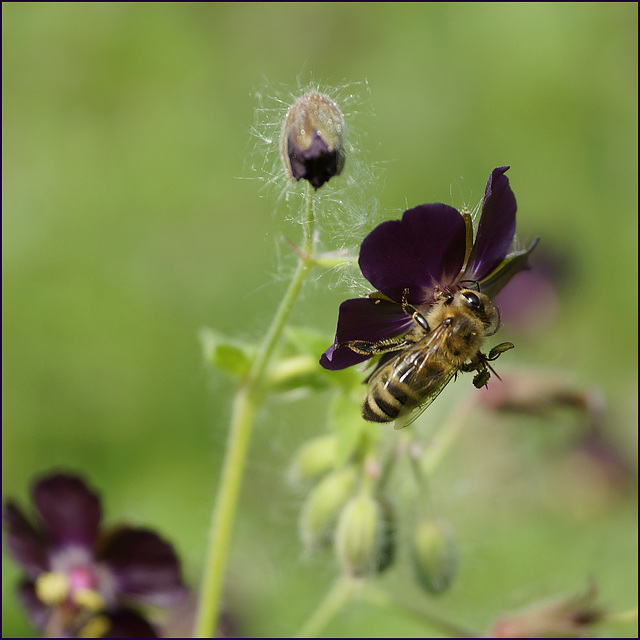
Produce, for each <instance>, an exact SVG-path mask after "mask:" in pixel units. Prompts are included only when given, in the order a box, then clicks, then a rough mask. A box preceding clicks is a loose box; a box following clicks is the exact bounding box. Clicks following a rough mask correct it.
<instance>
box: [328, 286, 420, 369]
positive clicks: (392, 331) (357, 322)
mask: <svg viewBox="0 0 640 640" xmlns="http://www.w3.org/2000/svg"><path fill="white" fill-rule="evenodd" d="M412 322H413V320H412V319H411V317H410V316H408V315H407V314H406V313H405V312H404V311H403V310H402V307H401V306H400V305H399V304H396V303H395V302H391V301H389V300H383V299H381V298H352V299H351V300H345V301H344V302H343V303H342V304H341V305H340V311H339V312H338V328H337V330H336V339H335V342H334V344H333V345H332V346H331V347H329V348H328V349H327V350H326V351H325V352H324V354H323V355H322V358H320V364H321V365H322V366H323V367H324V368H325V369H329V370H331V371H336V370H338V369H345V368H346V367H350V366H352V365H354V364H358V363H359V362H364V361H365V360H368V359H369V358H370V357H371V356H370V355H361V354H358V353H356V352H355V351H352V350H351V349H349V347H346V346H342V347H338V346H337V345H338V344H340V343H344V342H349V341H350V340H366V341H367V342H379V341H380V340H384V339H385V338H391V337H393V336H397V335H400V334H401V333H404V332H405V331H407V330H408V329H409V328H410V327H411V324H412Z"/></svg>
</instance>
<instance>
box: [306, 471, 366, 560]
mask: <svg viewBox="0 0 640 640" xmlns="http://www.w3.org/2000/svg"><path fill="white" fill-rule="evenodd" d="M355 481H356V471H355V469H354V468H353V467H344V468H342V469H338V470H337V471H334V472H332V473H330V474H329V475H327V476H325V477H324V478H323V479H322V480H321V481H320V482H319V483H318V484H317V485H316V486H315V487H314V488H313V489H312V490H311V492H310V493H309V495H308V496H307V499H306V500H305V501H304V504H303V505H302V510H301V512H300V520H299V523H298V529H299V532H300V538H301V539H302V543H303V544H304V546H305V548H306V549H307V550H308V551H313V550H314V549H316V548H317V547H318V546H320V545H321V544H322V543H323V542H325V541H327V540H328V539H329V537H330V535H331V533H332V531H333V528H334V526H335V523H336V520H337V519H338V514H339V513H340V510H341V509H342V507H343V506H344V505H345V504H346V502H347V500H348V499H349V496H350V495H351V493H352V492H353V487H354V485H355Z"/></svg>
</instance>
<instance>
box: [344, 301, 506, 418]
mask: <svg viewBox="0 0 640 640" xmlns="http://www.w3.org/2000/svg"><path fill="white" fill-rule="evenodd" d="M407 295H408V290H406V289H405V292H404V295H403V305H402V306H403V309H404V311H405V313H407V314H408V315H410V316H411V317H412V319H413V321H414V324H413V326H412V328H411V329H410V330H409V331H408V332H407V333H406V334H404V335H402V336H400V337H397V338H390V339H387V340H382V341H380V342H367V341H364V340H352V341H350V342H345V343H343V344H342V345H340V346H346V347H349V348H350V349H352V350H353V351H355V352H356V353H359V354H362V355H377V354H385V355H383V358H382V359H381V361H380V362H379V363H378V366H377V368H376V369H375V370H374V372H373V373H372V374H371V375H370V376H369V378H368V380H367V382H368V387H367V395H366V397H365V400H364V403H363V405H362V417H363V418H364V419H365V420H368V421H370V422H392V421H394V420H397V422H396V425H395V428H396V429H401V428H403V427H406V426H408V425H409V424H411V423H412V422H413V421H414V420H415V419H416V418H417V417H418V416H419V415H420V414H421V413H422V412H423V411H424V410H425V409H426V408H427V407H428V406H429V405H430V404H431V403H432V402H433V401H434V400H435V399H436V398H437V397H438V395H439V394H440V392H441V391H442V390H443V389H444V388H445V386H446V385H447V384H448V383H449V382H450V381H451V380H452V379H453V378H455V377H456V375H457V374H458V372H460V371H461V372H471V371H475V372H476V375H475V376H474V378H473V384H474V386H475V387H476V388H478V389H479V388H480V387H483V386H484V385H486V384H487V382H488V381H489V378H490V377H491V373H490V371H491V372H493V373H494V374H495V375H496V376H497V374H496V373H495V371H494V370H493V369H492V368H491V365H490V364H489V363H490V362H493V361H494V360H496V358H498V357H499V356H500V354H502V353H504V352H505V351H508V350H509V349H512V348H513V344H512V343H510V342H502V343H501V344H499V345H497V346H495V347H493V349H491V350H490V351H489V353H488V355H485V354H483V353H481V352H480V348H481V346H482V343H483V342H484V340H485V338H487V337H489V336H492V335H494V334H495V333H496V331H497V330H498V328H499V326H500V315H499V313H498V310H497V309H496V308H495V307H494V306H493V304H492V303H491V300H489V298H488V297H487V296H486V295H485V294H483V293H480V292H479V291H473V290H471V289H461V290H459V291H456V292H454V293H451V292H449V291H437V293H436V302H435V303H434V304H433V306H432V307H431V308H430V309H429V312H428V313H427V314H426V315H423V314H422V313H420V312H419V311H418V310H417V309H415V308H414V307H412V306H411V305H410V304H408V303H407V300H406V299H407ZM395 351H399V352H400V353H398V354H396V355H394V354H393V352H395Z"/></svg>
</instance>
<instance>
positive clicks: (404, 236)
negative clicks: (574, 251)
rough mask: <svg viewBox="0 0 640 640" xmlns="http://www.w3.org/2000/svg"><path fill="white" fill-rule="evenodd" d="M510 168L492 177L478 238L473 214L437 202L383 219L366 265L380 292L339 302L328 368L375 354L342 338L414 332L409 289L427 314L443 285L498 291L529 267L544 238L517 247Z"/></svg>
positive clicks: (368, 245)
mask: <svg viewBox="0 0 640 640" xmlns="http://www.w3.org/2000/svg"><path fill="white" fill-rule="evenodd" d="M507 169H509V167H498V168H497V169H494V170H493V171H492V173H491V176H489V181H488V182H487V187H486V189H485V194H484V199H483V201H482V212H481V215H480V220H479V223H478V228H477V231H476V232H475V237H474V229H473V224H472V221H471V216H469V214H467V213H463V214H461V213H460V212H459V211H457V210H456V209H454V208H453V207H450V206H449V205H446V204H440V203H434V204H423V205H420V206H418V207H415V208H414V209H409V210H408V211H405V212H404V214H403V215H402V219H401V220H390V221H388V222H383V223H382V224H380V225H378V226H377V227H376V228H375V229H374V230H373V231H372V232H371V233H370V234H369V235H368V236H367V237H366V238H365V239H364V241H363V242H362V246H361V247H360V259H359V264H360V269H361V271H362V275H363V276H364V277H365V278H366V279H367V280H368V281H369V282H370V283H371V284H372V285H373V286H374V287H375V288H376V289H377V292H376V293H374V294H371V295H370V296H369V297H368V298H355V299H351V300H346V301H345V302H343V303H342V304H341V305H340V311H339V314H338V328H337V331H336V338H335V342H334V344H333V345H332V346H331V347H329V349H327V350H326V351H325V352H324V354H323V355H322V358H321V359H320V364H321V365H322V366H323V367H324V368H325V369H332V370H336V369H344V368H345V367H350V366H351V365H354V364H357V363H359V362H363V361H364V360H366V359H367V358H370V357H371V355H363V354H358V353H356V352H355V351H353V350H352V349H349V348H348V347H344V346H342V347H340V346H339V345H341V344H343V343H346V342H349V341H354V340H357V341H368V342H378V341H380V340H385V339H388V338H393V337H395V336H398V335H400V334H402V333H404V332H406V331H408V330H409V329H410V328H411V326H412V324H413V319H412V318H411V317H410V316H409V315H407V314H406V313H405V311H404V310H403V306H402V302H403V299H404V298H405V292H406V301H407V302H408V303H409V304H411V305H412V306H413V307H415V308H416V309H418V310H419V311H421V312H422V313H423V314H425V315H426V311H427V310H428V309H429V307H430V306H431V305H432V304H433V303H434V301H435V295H436V293H437V292H438V291H442V290H447V291H450V292H452V293H453V292H455V291H456V290H458V289H461V288H463V287H464V284H465V283H466V284H467V286H468V285H469V283H477V284H478V286H479V287H480V290H481V291H482V292H483V293H485V294H486V295H488V296H489V297H490V298H493V297H494V296H495V295H496V294H497V293H498V292H499V291H500V289H502V287H504V285H505V284H506V283H507V282H508V281H509V280H510V279H511V278H512V277H513V276H514V275H515V274H516V273H518V272H519V271H521V270H522V269H526V268H527V258H528V256H529V254H530V253H531V251H532V250H533V248H534V247H535V245H536V244H537V239H536V240H535V241H534V242H533V243H532V245H531V246H530V247H529V249H527V250H524V251H513V252H511V253H510V250H511V247H512V244H513V239H514V235H515V231H516V199H515V196H514V195H513V192H512V191H511V188H510V187H509V179H508V178H507V176H506V175H505V172H506V171H507Z"/></svg>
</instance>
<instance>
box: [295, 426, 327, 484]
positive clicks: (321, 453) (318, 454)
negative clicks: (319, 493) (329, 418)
mask: <svg viewBox="0 0 640 640" xmlns="http://www.w3.org/2000/svg"><path fill="white" fill-rule="evenodd" d="M337 459H338V449H337V440H336V436H335V435H334V434H328V435H326V436H319V437H317V438H313V439H312V440H309V441H308V442H305V443H304V444H303V445H302V446H301V447H300V449H298V451H297V453H296V455H295V457H294V458H293V462H292V464H291V469H290V472H289V477H290V478H291V481H292V482H301V481H305V480H313V479H314V478H318V477H319V476H321V475H322V474H324V473H327V471H329V470H331V469H332V468H333V466H334V465H335V463H336V460H337Z"/></svg>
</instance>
